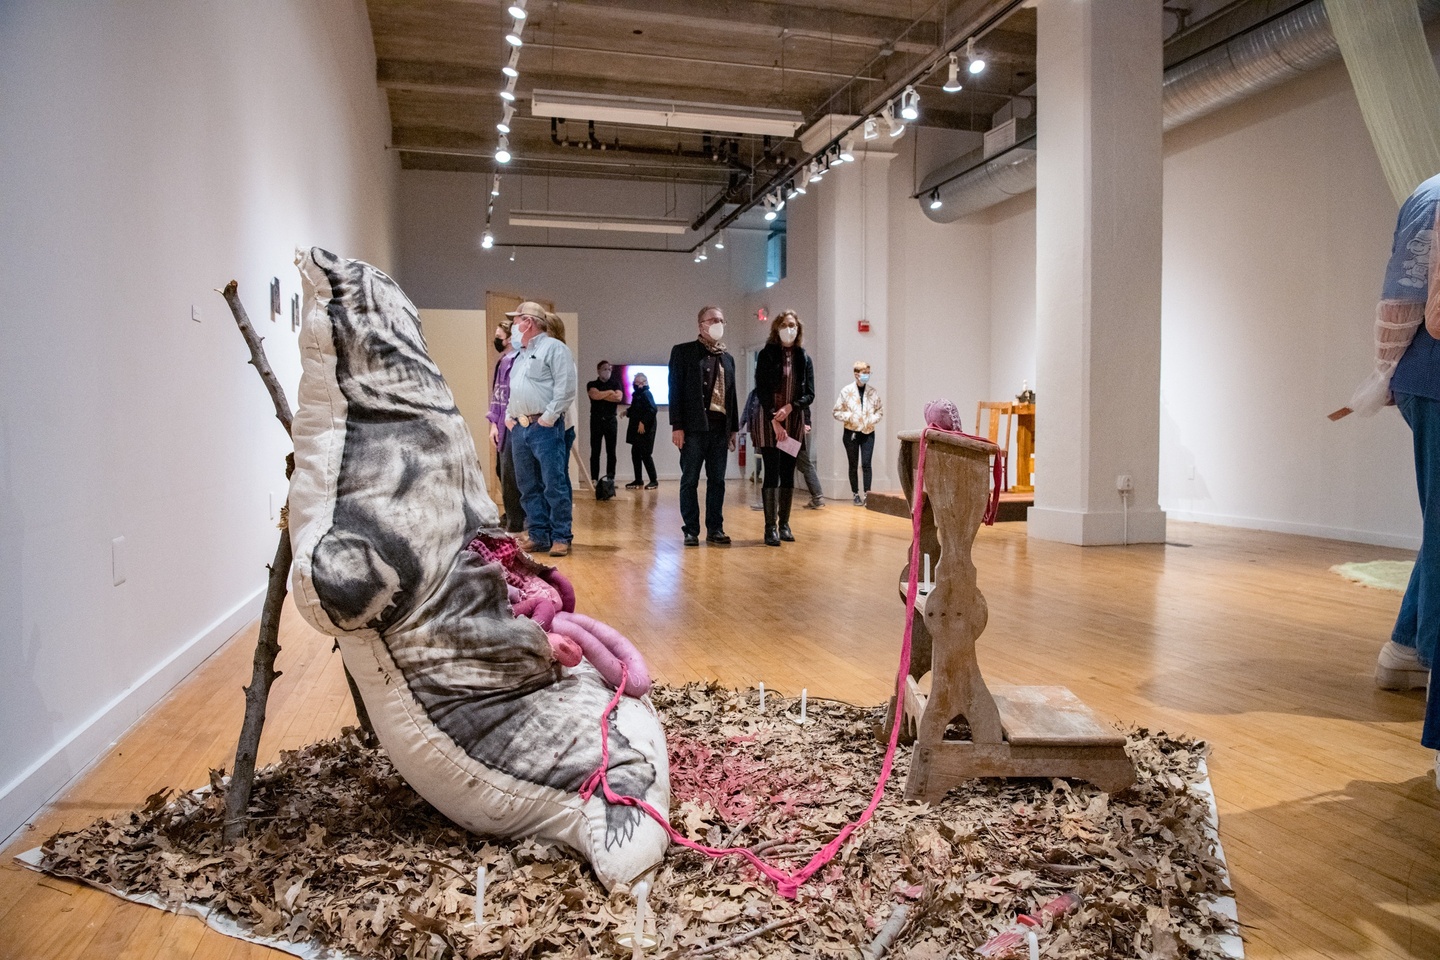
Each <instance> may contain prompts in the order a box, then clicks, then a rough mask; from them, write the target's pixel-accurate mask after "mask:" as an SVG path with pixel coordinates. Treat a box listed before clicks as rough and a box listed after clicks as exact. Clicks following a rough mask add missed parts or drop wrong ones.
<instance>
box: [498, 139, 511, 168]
mask: <svg viewBox="0 0 1440 960" xmlns="http://www.w3.org/2000/svg"><path fill="white" fill-rule="evenodd" d="M495 162H496V163H509V162H510V138H509V137H505V136H502V137H501V138H500V146H498V147H497V148H496V149H495Z"/></svg>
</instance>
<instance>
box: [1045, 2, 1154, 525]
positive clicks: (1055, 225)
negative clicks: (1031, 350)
mask: <svg viewBox="0 0 1440 960" xmlns="http://www.w3.org/2000/svg"><path fill="white" fill-rule="evenodd" d="M1038 17H1039V38H1038V50H1039V58H1038V66H1037V70H1036V72H1037V73H1038V75H1039V97H1038V103H1039V109H1038V111H1037V122H1038V125H1039V137H1038V143H1039V156H1038V169H1037V191H1036V211H1035V234H1036V271H1035V272H1036V298H1035V300H1036V303H1035V306H1036V314H1037V318H1036V334H1037V337H1036V339H1037V343H1036V374H1035V379H1036V383H1035V392H1036V395H1037V401H1036V418H1035V419H1036V430H1035V433H1036V440H1035V442H1036V455H1035V506H1034V507H1032V508H1031V509H1030V513H1029V525H1028V527H1029V535H1030V536H1032V537H1037V538H1039V539H1043V540H1059V541H1063V542H1066V543H1076V544H1106V543H1121V542H1122V541H1124V540H1127V539H1128V542H1131V543H1158V542H1163V541H1164V539H1165V514H1164V513H1163V512H1162V511H1161V510H1160V505H1159V452H1160V244H1161V101H1160V84H1161V72H1162V64H1161V10H1160V4H1158V3H1155V2H1154V0H1103V2H1100V0H1040V3H1039V10H1038ZM1120 476H1128V477H1130V478H1131V483H1132V484H1133V492H1131V493H1130V494H1129V495H1128V501H1127V499H1126V498H1125V497H1124V496H1122V494H1121V493H1120V492H1119V491H1118V490H1117V489H1116V487H1117V478H1118V477H1120Z"/></svg>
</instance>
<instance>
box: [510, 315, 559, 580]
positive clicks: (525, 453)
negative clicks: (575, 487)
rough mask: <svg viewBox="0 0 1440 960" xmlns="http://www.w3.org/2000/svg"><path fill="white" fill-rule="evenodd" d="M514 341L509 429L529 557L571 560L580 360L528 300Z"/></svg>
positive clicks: (513, 330)
mask: <svg viewBox="0 0 1440 960" xmlns="http://www.w3.org/2000/svg"><path fill="white" fill-rule="evenodd" d="M506 316H510V317H513V318H514V320H515V324H514V326H513V327H512V328H511V331H510V336H511V343H512V344H513V343H514V342H515V340H516V338H518V339H519V344H518V346H517V347H516V352H515V361H514V363H513V364H512V365H511V367H510V402H509V404H508V405H507V406H506V408H505V426H507V427H509V429H510V444H511V445H512V446H513V448H514V450H513V453H512V456H513V458H514V461H515V480H516V482H517V483H518V484H519V487H520V497H521V501H522V502H523V504H524V506H525V525H526V527H527V528H528V530H529V537H528V539H526V540H523V541H521V544H520V546H521V548H522V549H524V550H525V551H526V552H528V553H539V552H541V551H548V552H549V554H550V556H552V557H564V556H568V555H569V554H570V540H571V528H570V520H571V515H572V513H573V510H574V504H573V501H572V493H571V490H570V474H569V472H568V470H567V469H566V465H567V462H568V452H567V450H566V447H565V411H566V410H568V409H569V408H570V405H571V404H572V403H574V402H575V380H576V377H575V358H574V357H572V356H571V355H570V351H569V349H568V348H566V346H565V344H564V343H563V342H561V341H560V340H557V339H555V338H554V337H551V336H549V335H547V334H546V333H545V329H544V326H543V324H544V318H545V308H544V307H542V306H540V304H538V303H535V302H533V301H529V300H527V301H526V302H524V303H522V304H520V306H519V307H517V308H516V309H515V311H514V312H513V313H510V314H506Z"/></svg>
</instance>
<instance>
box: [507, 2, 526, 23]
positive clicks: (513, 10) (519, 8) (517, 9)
mask: <svg viewBox="0 0 1440 960" xmlns="http://www.w3.org/2000/svg"><path fill="white" fill-rule="evenodd" d="M525 2H526V0H515V2H514V3H512V4H510V16H512V17H514V18H515V19H516V20H524V19H525Z"/></svg>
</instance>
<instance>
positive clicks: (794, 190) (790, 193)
mask: <svg viewBox="0 0 1440 960" xmlns="http://www.w3.org/2000/svg"><path fill="white" fill-rule="evenodd" d="M804 192H805V191H804V190H801V189H800V188H799V187H797V186H796V185H795V181H794V180H791V181H790V184H789V185H788V186H787V187H786V188H785V199H786V200H794V199H795V198H796V197H798V196H800V194H802V193H804Z"/></svg>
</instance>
